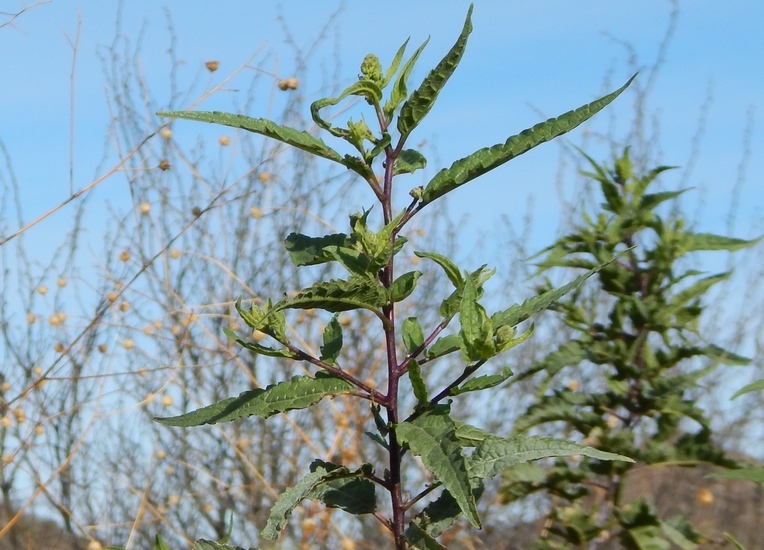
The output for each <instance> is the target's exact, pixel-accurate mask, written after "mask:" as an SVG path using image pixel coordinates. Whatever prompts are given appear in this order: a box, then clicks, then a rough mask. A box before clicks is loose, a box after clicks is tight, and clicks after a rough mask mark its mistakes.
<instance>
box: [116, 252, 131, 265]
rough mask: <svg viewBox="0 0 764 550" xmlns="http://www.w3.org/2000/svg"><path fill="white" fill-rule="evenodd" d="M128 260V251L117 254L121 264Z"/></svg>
mask: <svg viewBox="0 0 764 550" xmlns="http://www.w3.org/2000/svg"><path fill="white" fill-rule="evenodd" d="M129 259H130V252H129V251H128V250H123V251H122V252H120V253H119V260H120V261H122V262H126V261H127V260H129Z"/></svg>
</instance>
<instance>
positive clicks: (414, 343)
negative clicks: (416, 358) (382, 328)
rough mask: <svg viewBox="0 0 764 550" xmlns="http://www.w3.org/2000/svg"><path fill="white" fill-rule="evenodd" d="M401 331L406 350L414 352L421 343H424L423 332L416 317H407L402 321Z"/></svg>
mask: <svg viewBox="0 0 764 550" xmlns="http://www.w3.org/2000/svg"><path fill="white" fill-rule="evenodd" d="M401 333H402V336H401V337H402V338H403V345H404V346H405V347H406V351H407V352H409V353H414V351H415V350H417V349H418V348H419V347H420V346H421V345H422V344H424V333H423V332H422V326H421V325H420V324H419V320H418V319H417V318H416V317H409V318H408V319H406V320H405V321H403V325H402V326H401Z"/></svg>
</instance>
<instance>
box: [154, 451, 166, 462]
mask: <svg viewBox="0 0 764 550" xmlns="http://www.w3.org/2000/svg"><path fill="white" fill-rule="evenodd" d="M154 456H155V457H156V458H157V460H163V459H165V458H167V452H166V451H164V450H163V449H159V450H158V451H157V452H155V453H154Z"/></svg>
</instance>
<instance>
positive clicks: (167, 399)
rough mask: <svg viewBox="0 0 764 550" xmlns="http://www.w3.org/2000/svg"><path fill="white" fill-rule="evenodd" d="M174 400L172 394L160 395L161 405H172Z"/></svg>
mask: <svg viewBox="0 0 764 550" xmlns="http://www.w3.org/2000/svg"><path fill="white" fill-rule="evenodd" d="M174 402H175V400H174V399H173V398H172V395H163V396H162V405H164V406H165V407H172V404H173V403H174Z"/></svg>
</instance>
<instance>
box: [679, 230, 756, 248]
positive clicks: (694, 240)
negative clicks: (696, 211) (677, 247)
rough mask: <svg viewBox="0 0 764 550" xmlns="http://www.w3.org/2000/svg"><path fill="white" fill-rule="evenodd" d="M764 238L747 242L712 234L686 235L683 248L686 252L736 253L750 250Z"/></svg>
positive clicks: (682, 244)
mask: <svg viewBox="0 0 764 550" xmlns="http://www.w3.org/2000/svg"><path fill="white" fill-rule="evenodd" d="M761 239H762V237H758V238H757V239H751V240H750V241H746V240H744V239H734V238H732V237H723V236H721V235H713V234H711V233H685V234H684V235H683V236H682V242H681V247H682V250H684V251H685V252H693V251H695V250H727V251H729V252H734V251H735V250H741V249H743V248H748V247H749V246H753V245H755V244H756V243H758V242H759V241H760V240H761Z"/></svg>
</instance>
